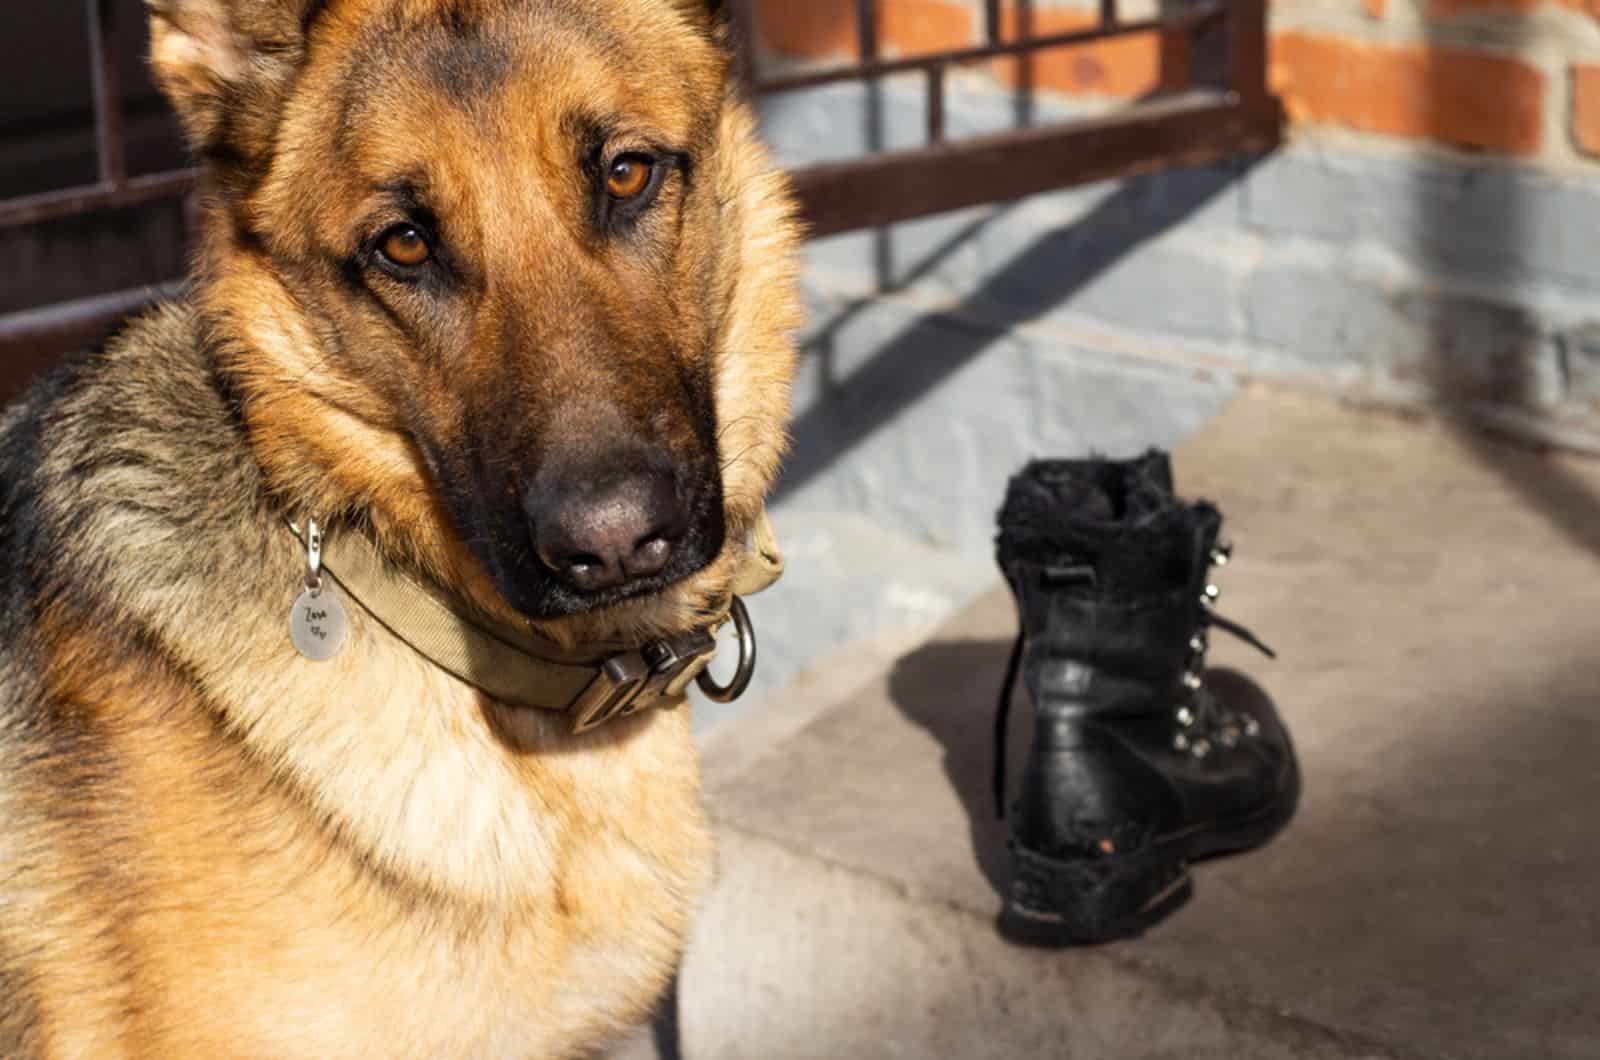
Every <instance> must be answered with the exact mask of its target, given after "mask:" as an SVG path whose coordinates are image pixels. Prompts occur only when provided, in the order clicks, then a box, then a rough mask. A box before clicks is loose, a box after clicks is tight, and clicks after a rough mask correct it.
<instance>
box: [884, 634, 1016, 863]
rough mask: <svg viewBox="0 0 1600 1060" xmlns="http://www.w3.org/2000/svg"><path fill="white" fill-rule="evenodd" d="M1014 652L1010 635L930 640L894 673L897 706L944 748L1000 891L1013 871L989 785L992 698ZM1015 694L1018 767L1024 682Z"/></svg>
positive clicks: (982, 858)
mask: <svg viewBox="0 0 1600 1060" xmlns="http://www.w3.org/2000/svg"><path fill="white" fill-rule="evenodd" d="M1010 654H1011V642H1010V641H1008V640H948V641H933V642H930V643H928V644H925V645H923V646H922V647H920V648H918V649H917V650H915V651H913V652H911V653H910V654H909V655H905V656H902V657H901V658H900V659H899V660H898V661H897V662H896V663H895V666H894V669H893V670H892V671H891V672H890V674H889V696H890V698H891V699H892V700H893V701H894V704H895V706H896V708H898V709H899V710H900V712H901V713H902V714H904V715H905V716H906V717H907V718H908V719H910V720H911V721H913V722H915V723H916V724H917V725H920V726H921V727H922V728H924V729H926V730H928V732H929V733H930V734H931V735H932V736H933V737H934V739H936V740H938V741H939V745H940V747H941V748H943V752H944V761H943V763H942V764H943V766H944V771H945V775H946V776H947V777H949V778H950V784H951V787H953V788H954V789H955V792H956V795H957V797H959V798H960V800H961V805H962V807H963V808H964V809H965V810H966V814H967V820H968V828H969V831H970V835H971V842H972V850H973V853H974V855H975V857H976V858H977V863H978V868H979V870H980V871H982V873H983V875H984V877H985V878H986V879H987V880H988V881H989V883H990V885H991V886H992V887H993V888H994V889H995V892H996V894H1000V893H1003V891H1004V889H1005V887H1006V886H1007V883H1008V881H1009V879H1010V876H1011V867H1010V863H1009V861H1008V858H1007V854H1006V822H1005V821H1004V820H1003V819H1001V818H1000V817H999V815H998V814H997V813H996V811H995V801H994V796H993V792H992V784H991V778H992V775H993V773H992V771H993V768H994V756H993V750H994V748H993V743H994V712H995V704H996V702H997V700H998V697H999V695H1000V682H1001V681H1002V680H1004V678H1005V672H1006V660H1007V659H1008V658H1009V657H1010ZM1014 696H1015V699H1014V705H1013V707H1012V711H1011V738H1010V751H1011V755H1010V758H1009V761H1010V762H1011V763H1014V764H1015V765H1020V764H1021V762H1022V756H1023V755H1026V754H1027V750H1028V739H1029V735H1030V733H1031V728H1032V719H1031V717H1030V716H1029V713H1030V712H1029V711H1027V710H1026V709H1025V706H1026V700H1027V694H1026V692H1024V691H1023V690H1022V688H1021V682H1020V681H1019V682H1018V687H1017V689H1016V691H1015V692H1014ZM1012 772H1013V773H1014V772H1015V769H1013V770H1012Z"/></svg>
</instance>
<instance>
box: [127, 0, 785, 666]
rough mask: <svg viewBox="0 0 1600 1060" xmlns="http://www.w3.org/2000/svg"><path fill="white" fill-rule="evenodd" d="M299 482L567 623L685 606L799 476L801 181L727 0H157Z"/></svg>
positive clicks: (236, 316)
mask: <svg viewBox="0 0 1600 1060" xmlns="http://www.w3.org/2000/svg"><path fill="white" fill-rule="evenodd" d="M147 2H148V5H149V7H150V9H151V12H152V26H153V59H154V63H155V66H156V70H157V73H158V76H159V78H160V80H161V82H162V84H163V86H164V87H165V89H166V90H167V93H168V95H169V96H170V97H171V98H172V100H173V102H174V103H175V105H176V106H177V108H178V111H179V113H180V116H181V117H182V119H183V121H184V123H185V126H186V128H187V130H188V132H189V135H190V137H191V139H192V141H193V143H194V145H195V146H196V149H197V150H198V151H199V152H200V153H201V154H202V155H203V157H204V158H205V159H206V160H207V162H208V165H209V169H210V171H211V173H212V175H213V181H212V185H211V195H210V204H209V213H208V220H207V229H206V242H205V250H204V254H203V265H202V269H201V274H200V292H201V300H202V303H203V305H204V307H205V309H206V311H207V316H208V319H209V321H210V323H211V325H212V327H213V328H214V330H215V341H216V345H217V349H218V351H219V356H220V362H221V365H222V368H223V370H224V371H225V373H226V374H227V375H228V377H229V378H230V379H231V380H232V382H233V384H234V386H235V387H236V388H237V390H238V392H239V394H240V396H241V399H242V404H243V407H244V414H245V420H246V423H247V426H248V428H249V431H250V434H251V438H252V441H253V444H254V446H255V450H256V453H257V456H258V458H259V460H260V461H261V463H262V466H263V468H264V469H265V470H266V473H267V475H268V478H269V480H270V481H271V483H272V485H273V487H274V489H275V490H277V491H278V492H279V493H280V494H281V495H282V497H283V499H284V500H285V501H286V502H288V503H291V504H294V505H296V506H298V507H304V508H311V509H316V510H320V511H323V512H326V513H335V512H347V513H359V514H361V515H363V516H366V517H368V518H370V520H371V523H372V525H373V526H374V527H375V528H376V530H377V532H378V533H379V535H380V537H381V538H382V540H383V542H384V544H385V546H386V547H387V548H389V549H391V550H393V551H395V552H396V553H399V554H404V555H405V556H407V557H408V558H410V559H411V560H412V561H414V562H417V563H419V564H420V565H422V566H423V567H424V569H426V570H427V571H428V572H429V573H430V574H432V575H433V576H434V577H436V578H438V579H440V580H441V581H443V582H445V583H446V584H449V585H451V586H452V587H453V588H455V589H456V590H457V591H458V592H461V593H463V594H465V595H467V596H468V597H469V598H471V599H473V600H474V601H475V602H476V603H477V604H479V606H481V607H483V608H485V609H486V610H489V611H491V612H495V613H498V614H500V615H501V616H502V617H513V616H520V617H522V618H524V619H531V620H534V621H535V622H536V623H538V624H540V625H541V627H542V628H545V629H546V630H547V631H548V632H551V633H553V634H554V635H557V636H560V637H563V638H564V639H565V638H569V637H587V636H596V635H603V634H615V633H618V632H622V633H626V634H629V635H641V634H648V633H652V632H657V631H664V630H670V629H677V628H682V626H683V625H685V624H686V622H687V621H690V620H692V617H693V616H694V615H696V614H700V613H704V611H705V610H706V609H707V608H709V607H712V606H714V605H715V602H716V601H717V600H718V599H719V598H720V597H722V596H723V595H725V593H726V591H727V585H728V581H729V578H730V576H731V571H732V566H733V562H734V560H735V559H736V558H737V557H736V553H737V552H738V550H739V548H740V547H741V545H742V542H743V538H744V536H745V535H746V534H748V533H749V532H751V530H752V529H753V527H754V526H755V524H756V521H757V520H758V518H759V516H760V512H761V506H762V502H763V497H764V496H765V494H766V492H767V490H768V488H769V487H770V485H771V483H772V480H773V478H774V476H775V474H776V467H777V461H778V457H779V455H780V452H781V449H782V444H783V443H782V439H783V421H784V417H785V415H786V412H787V403H788V383H789V380H790V377H791V374H792V371H793V367H794V354H793V349H792V345H791V341H790V338H789V332H790V330H791V329H792V328H793V327H794V325H795V323H796V317H797V311H796V300H795V294H794V290H793V288H794V283H793V280H794V276H793V264H792V258H793V250H794V241H795V232H794V225H793V222H792V220H791V207H790V204H789V200H788V196H787V193H786V189H785V185H784V184H783V182H782V180H781V178H779V177H778V176H777V175H776V174H775V173H774V172H773V171H772V168H771V165H770V163H769V161H768V160H767V158H766V156H765V154H764V153H763V152H762V150H761V149H760V148H759V147H758V146H757V145H756V144H755V142H754V140H753V134H752V128H751V119H750V117H749V115H748V113H747V111H746V109H745V108H744V107H743V106H742V105H741V104H740V103H739V102H737V100H736V98H735V97H734V95H733V94H732V93H731V92H730V90H729V87H728V84H727V74H728V68H729V57H728V54H727V52H726V49H725V47H724V43H723V36H722V32H721V30H720V28H719V26H718V23H717V20H716V17H715V15H714V13H713V12H712V11H710V10H709V9H708V5H707V3H706V0H147Z"/></svg>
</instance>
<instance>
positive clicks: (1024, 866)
mask: <svg viewBox="0 0 1600 1060" xmlns="http://www.w3.org/2000/svg"><path fill="white" fill-rule="evenodd" d="M1011 868H1012V876H1011V889H1010V892H1009V893H1008V895H1007V897H1006V904H1005V908H1004V909H1003V910H1002V911H1001V913H1000V924H999V927H1000V933H1001V934H1002V935H1003V936H1005V937H1006V938H1007V939H1010V940H1011V941H1013V942H1017V943H1021V944H1023V945H1034V946H1063V945H1072V944H1081V943H1094V942H1109V941H1111V940H1113V939H1122V938H1131V937H1133V936H1136V935H1139V934H1141V933H1142V932H1143V931H1144V930H1145V929H1146V928H1148V927H1150V926H1152V925H1154V924H1156V923H1158V922H1159V921H1161V920H1163V919H1165V918H1166V917H1167V916H1169V915H1171V914H1172V913H1173V912H1174V911H1176V910H1177V909H1178V908H1179V907H1180V906H1182V905H1183V903H1184V902H1186V901H1188V900H1189V896H1190V895H1191V894H1192V893H1193V887H1192V885H1191V883H1190V880H1189V866H1188V863H1187V862H1186V861H1184V860H1183V859H1182V858H1181V857H1179V856H1176V855H1174V854H1173V853H1171V852H1164V851H1162V850H1161V849H1160V848H1159V847H1151V848H1147V849H1145V850H1142V851H1137V852H1134V853H1131V854H1117V855H1110V856H1105V857H1099V856H1097V857H1093V858H1089V857H1084V858H1052V857H1047V856H1046V855H1043V854H1039V853H1037V852H1035V851H1032V850H1029V849H1027V848H1026V847H1022V846H1019V845H1017V844H1015V843H1013V844H1012V847H1011Z"/></svg>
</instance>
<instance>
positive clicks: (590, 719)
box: [571, 629, 717, 734]
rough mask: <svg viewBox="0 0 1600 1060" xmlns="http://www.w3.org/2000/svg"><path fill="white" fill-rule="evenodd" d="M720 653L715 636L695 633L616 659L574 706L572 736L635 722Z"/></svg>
mask: <svg viewBox="0 0 1600 1060" xmlns="http://www.w3.org/2000/svg"><path fill="white" fill-rule="evenodd" d="M716 653H717V642H716V638H714V637H713V636H712V635H711V631H710V630H706V629H696V630H691V631H690V632H688V633H684V634H682V635H680V636H677V637H673V638H672V639H670V640H664V641H658V642H657V643H655V644H647V645H645V646H644V647H643V648H639V649H636V650H634V651H626V652H623V653H621V654H620V655H613V656H612V657H611V658H609V659H607V660H606V661H605V662H604V663H603V664H602V665H601V667H600V672H599V674H597V675H596V676H595V679H594V680H593V681H591V682H590V683H589V687H588V688H585V689H584V690H583V692H582V693H580V694H579V696H578V698H577V701H576V702H574V703H573V704H572V707H571V710H572V731H573V733H574V734H578V733H585V732H588V731H589V730H591V729H595V728H599V727H600V726H601V725H604V724H605V723H606V722H608V721H612V720H614V719H616V718H628V717H632V716H633V715H635V714H637V713H639V712H640V711H641V710H644V709H645V708H646V707H650V706H654V705H655V703H656V702H657V701H658V700H660V699H662V698H663V697H665V696H667V695H669V694H672V693H673V692H674V691H682V689H683V688H686V687H687V686H688V683H689V681H688V679H689V677H690V676H691V671H695V672H698V670H700V669H704V668H705V666H706V665H707V664H709V663H710V662H711V659H712V657H713V656H714V655H716Z"/></svg>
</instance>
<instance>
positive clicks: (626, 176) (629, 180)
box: [606, 155, 656, 199]
mask: <svg viewBox="0 0 1600 1060" xmlns="http://www.w3.org/2000/svg"><path fill="white" fill-rule="evenodd" d="M655 167H656V164H655V162H654V161H653V160H651V159H649V158H646V157H645V156H643V155H623V156H622V157H621V158H619V159H617V160H616V161H615V162H613V163H611V169H610V170H609V171H607V173H606V191H608V192H610V193H611V197H612V198H614V199H636V198H638V197H639V196H640V195H642V194H644V191H645V189H646V188H648V187H649V186H650V178H651V176H652V175H654V173H655Z"/></svg>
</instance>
